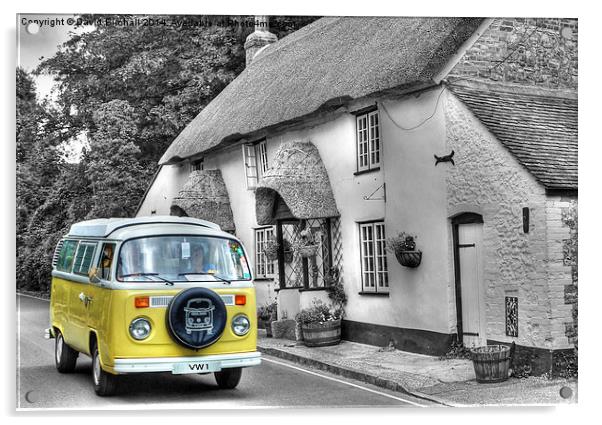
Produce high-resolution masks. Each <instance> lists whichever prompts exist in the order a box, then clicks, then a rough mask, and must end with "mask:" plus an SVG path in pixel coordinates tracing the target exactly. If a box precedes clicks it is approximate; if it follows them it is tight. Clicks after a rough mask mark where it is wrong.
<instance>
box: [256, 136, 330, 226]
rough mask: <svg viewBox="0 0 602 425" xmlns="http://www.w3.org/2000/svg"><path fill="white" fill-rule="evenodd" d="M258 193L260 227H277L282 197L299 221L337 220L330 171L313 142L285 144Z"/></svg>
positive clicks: (257, 214) (257, 210)
mask: <svg viewBox="0 0 602 425" xmlns="http://www.w3.org/2000/svg"><path fill="white" fill-rule="evenodd" d="M272 164H273V165H272V166H271V167H270V168H269V169H268V170H267V171H266V173H265V174H264V176H263V179H262V180H261V182H260V183H259V185H258V186H257V190H256V191H255V212H256V216H257V223H258V224H261V225H268V224H273V214H274V206H275V204H276V199H277V195H280V196H281V197H282V199H283V200H284V202H285V203H286V205H287V206H288V208H289V210H290V212H291V213H292V215H293V216H295V217H296V218H298V219H308V218H324V217H337V216H339V211H338V209H337V206H336V202H335V200H334V195H333V193H332V188H331V187H330V180H329V178H328V174H327V172H326V167H325V166H324V163H323V162H322V158H320V153H319V152H318V149H317V148H316V147H315V146H314V145H313V144H312V143H311V142H287V143H283V144H282V145H281V146H280V148H279V149H278V151H277V152H276V155H275V157H274V161H273V163H272Z"/></svg>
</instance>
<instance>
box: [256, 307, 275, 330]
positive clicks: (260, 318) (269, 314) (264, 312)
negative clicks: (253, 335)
mask: <svg viewBox="0 0 602 425" xmlns="http://www.w3.org/2000/svg"><path fill="white" fill-rule="evenodd" d="M277 319H278V312H277V304H276V301H274V302H273V303H271V304H266V305H265V306H261V307H259V308H258V309H257V327H258V328H264V329H265V331H266V336H268V337H269V338H271V337H272V322H274V321H276V320H277Z"/></svg>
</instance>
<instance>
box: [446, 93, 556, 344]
mask: <svg viewBox="0 0 602 425" xmlns="http://www.w3.org/2000/svg"><path fill="white" fill-rule="evenodd" d="M444 108H445V120H446V127H447V144H448V148H449V149H453V150H454V151H455V153H456V154H455V157H454V159H455V160H456V166H455V167H448V168H447V174H446V186H447V197H448V199H447V201H448V213H449V214H450V216H451V214H453V212H454V211H455V212H457V209H458V206H459V205H463V204H464V205H475V206H477V207H478V208H480V209H481V210H482V215H483V221H484V223H483V245H484V246H483V256H484V260H483V267H484V273H483V280H484V290H485V304H486V305H485V308H486V320H487V324H488V329H487V332H488V335H487V338H489V339H496V340H498V341H499V340H502V341H508V342H510V341H516V342H517V344H523V345H529V346H545V345H546V341H549V335H550V331H551V330H550V326H549V311H550V305H549V302H548V285H547V273H546V265H545V262H546V258H545V254H543V253H546V210H545V205H546V204H545V202H546V194H545V190H544V188H543V186H542V185H540V184H539V183H538V182H537V181H536V180H535V178H534V177H533V176H532V175H531V174H529V172H528V171H527V170H526V169H525V168H524V167H523V166H522V165H520V164H519V163H518V161H517V160H516V159H515V158H514V157H513V156H512V155H511V154H510V153H509V152H508V151H507V150H506V149H505V148H504V147H503V146H502V144H501V143H500V142H499V141H498V140H497V139H496V138H495V137H494V136H493V135H492V134H491V133H490V132H489V131H488V130H487V129H486V128H485V127H484V126H483V125H482V124H481V123H480V122H479V121H478V120H477V119H476V118H475V117H474V115H473V114H472V113H471V112H470V111H469V110H468V108H467V107H466V106H465V105H463V104H462V103H461V102H460V101H459V100H458V99H457V98H456V97H455V96H453V95H452V94H448V96H446V99H445V101H444ZM524 207H528V208H529V210H530V225H529V232H528V233H525V232H524V231H523V221H522V209H523V208H524ZM506 296H516V297H518V305H519V309H518V326H519V332H518V337H517V338H511V337H508V336H506V333H505V320H506V318H505V297H506Z"/></svg>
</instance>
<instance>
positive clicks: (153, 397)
mask: <svg viewBox="0 0 602 425" xmlns="http://www.w3.org/2000/svg"><path fill="white" fill-rule="evenodd" d="M48 307H49V304H48V301H46V300H42V299H37V298H33V297H29V296H24V295H17V315H18V329H17V338H18V341H17V350H18V351H17V407H18V408H21V409H36V408H59V409H64V408H69V409H71V408H76V409H86V408H90V409H99V408H109V409H129V408H140V407H143V408H160V409H165V408H186V409H190V408H211V409H216V408H217V409H223V408H227V409H231V408H254V407H312V406H315V407H383V406H391V407H416V406H426V405H432V403H429V402H427V401H424V400H420V399H416V398H412V397H410V396H407V395H405V394H400V393H396V392H392V391H387V390H383V389H381V388H378V387H373V386H370V385H366V384H363V383H360V382H357V381H353V380H348V379H343V378H340V377H336V376H333V375H329V374H326V373H324V372H321V371H316V370H312V369H308V368H306V367H300V366H297V365H295V364H293V363H289V362H285V361H282V360H279V359H276V358H272V357H269V356H264V357H263V362H262V364H261V366H257V367H252V368H247V369H245V370H244V371H243V377H242V380H241V382H240V384H239V386H238V387H237V388H236V389H234V390H229V391H228V390H219V389H218V388H217V385H216V383H215V380H214V378H213V375H212V374H210V375H179V376H177V375H172V374H170V373H154V374H141V375H138V374H136V375H128V376H123V377H121V379H122V381H121V387H120V390H119V392H118V394H117V395H116V396H114V397H107V398H102V397H98V396H96V394H95V393H94V390H93V388H92V382H91V381H92V377H91V362H90V358H89V357H87V356H85V355H83V354H82V355H80V356H79V358H78V360H77V368H76V370H75V372H74V373H72V374H59V373H58V372H57V370H56V368H55V366H54V340H46V339H44V329H45V328H47V327H48Z"/></svg>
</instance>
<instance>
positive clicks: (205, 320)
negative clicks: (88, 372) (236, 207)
mask: <svg viewBox="0 0 602 425" xmlns="http://www.w3.org/2000/svg"><path fill="white" fill-rule="evenodd" d="M255 318H256V310H255V289H254V287H253V280H252V276H251V267H250V265H249V262H248V260H247V256H246V252H245V249H244V247H243V245H242V243H241V242H240V241H239V240H238V239H236V238H235V237H234V236H232V235H230V234H228V233H225V232H223V231H221V230H220V228H219V226H218V225H216V224H214V223H211V222H208V221H204V220H198V219H194V218H189V217H172V216H151V217H142V218H133V219H131V218H112V219H98V220H90V221H84V222H80V223H76V224H74V225H72V226H71V229H70V231H69V234H67V235H66V236H65V237H64V238H63V239H62V240H61V241H60V242H59V244H58V246H57V248H56V252H55V255H54V258H53V270H52V288H51V293H50V328H49V329H48V330H47V332H46V337H47V338H55V361H56V367H57V369H58V371H59V372H61V373H68V372H71V371H73V370H74V368H75V363H76V361H77V357H78V355H79V353H84V354H86V355H89V356H91V357H92V377H93V383H94V389H95V391H96V393H97V394H98V395H100V396H107V395H111V394H113V393H114V392H115V390H116V387H117V383H118V380H119V379H121V377H118V375H121V374H129V373H145V372H171V373H173V374H188V373H214V374H215V379H216V381H217V384H218V385H219V387H220V388H234V387H236V385H238V383H239V381H240V378H241V373H242V368H244V367H248V366H255V365H259V364H260V362H261V356H260V354H259V353H258V352H257V350H256V343H257V323H256V320H255Z"/></svg>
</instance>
